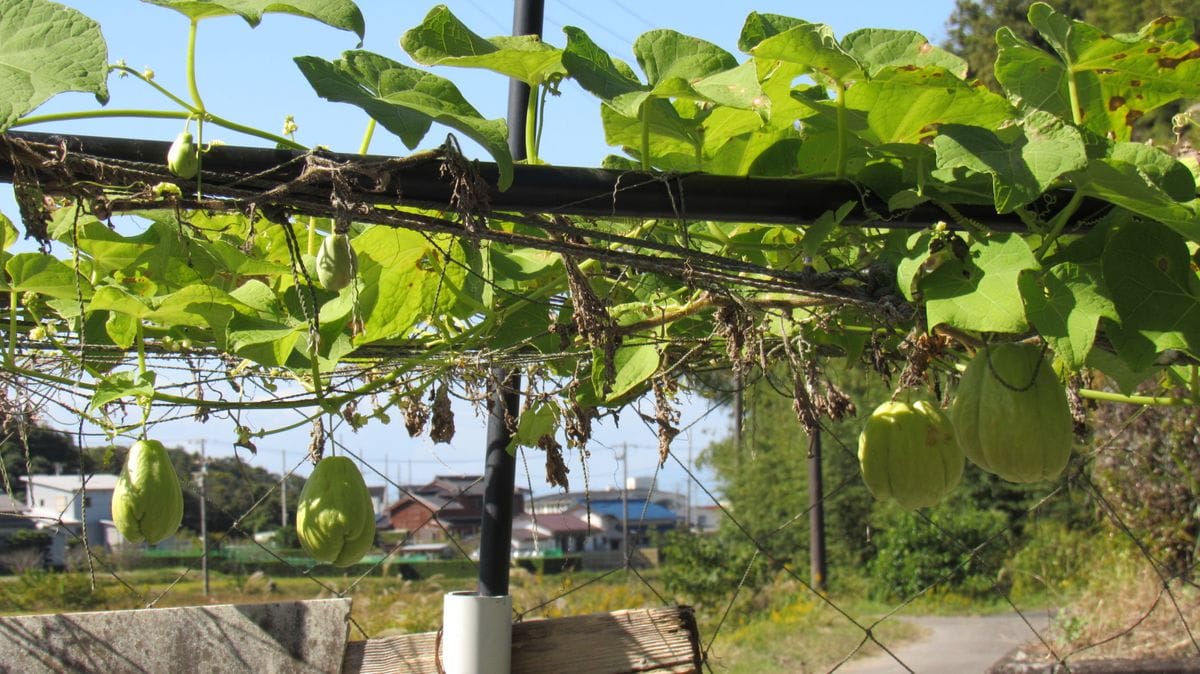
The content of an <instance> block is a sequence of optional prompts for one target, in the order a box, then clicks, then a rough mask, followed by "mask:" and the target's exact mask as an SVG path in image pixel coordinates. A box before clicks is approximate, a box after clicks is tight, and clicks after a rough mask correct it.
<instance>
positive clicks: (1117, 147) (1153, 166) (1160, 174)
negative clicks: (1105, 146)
mask: <svg viewBox="0 0 1200 674" xmlns="http://www.w3.org/2000/svg"><path fill="white" fill-rule="evenodd" d="M1108 158H1109V159H1115V160H1117V161H1123V162H1127V163H1129V164H1133V165H1135V166H1137V167H1138V170H1140V171H1141V172H1142V173H1144V174H1146V177H1147V178H1149V179H1150V182H1152V183H1154V184H1155V185H1157V186H1158V187H1159V189H1161V190H1162V191H1163V192H1166V193H1167V196H1169V197H1171V198H1172V199H1174V200H1176V201H1191V200H1192V199H1195V198H1196V182H1195V179H1194V178H1193V177H1192V172H1191V171H1189V170H1188V167H1187V166H1185V165H1184V164H1182V163H1181V162H1179V161H1177V160H1176V159H1175V158H1174V157H1172V156H1171V155H1169V154H1167V153H1166V152H1164V151H1163V150H1160V149H1159V148H1157V147H1154V146H1153V145H1146V144H1145V143H1114V144H1113V145H1112V147H1111V148H1110V150H1109V153H1108Z"/></svg>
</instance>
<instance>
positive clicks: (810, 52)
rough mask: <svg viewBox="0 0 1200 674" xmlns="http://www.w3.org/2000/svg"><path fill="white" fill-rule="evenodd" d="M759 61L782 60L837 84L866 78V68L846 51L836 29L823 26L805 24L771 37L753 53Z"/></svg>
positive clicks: (763, 41)
mask: <svg viewBox="0 0 1200 674" xmlns="http://www.w3.org/2000/svg"><path fill="white" fill-rule="evenodd" d="M751 51H752V53H753V54H754V58H755V59H756V60H758V61H783V62H785V63H794V64H797V65H801V66H804V67H805V68H807V69H809V70H810V71H812V72H816V73H819V74H821V75H824V76H825V77H828V78H829V79H831V80H833V81H835V82H841V83H846V82H848V81H849V80H856V79H860V78H863V77H865V74H866V73H865V69H864V68H863V66H862V64H861V63H859V62H858V60H857V59H855V58H854V56H852V55H851V54H850V53H848V52H847V51H846V50H845V49H843V48H842V47H841V46H840V45H839V44H838V43H837V39H836V38H835V37H834V35H833V29H832V28H830V27H829V26H827V25H825V24H823V23H802V24H799V25H797V26H794V27H792V28H789V29H788V30H785V31H783V32H782V33H778V34H776V35H773V36H771V37H768V38H766V39H764V40H762V41H761V42H759V43H758V45H757V46H755V47H754V48H753V49H752V50H751Z"/></svg>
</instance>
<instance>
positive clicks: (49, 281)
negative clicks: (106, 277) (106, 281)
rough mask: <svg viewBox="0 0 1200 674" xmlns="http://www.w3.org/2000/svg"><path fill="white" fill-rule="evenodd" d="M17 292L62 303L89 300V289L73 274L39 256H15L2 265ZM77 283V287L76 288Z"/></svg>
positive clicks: (60, 261)
mask: <svg viewBox="0 0 1200 674" xmlns="http://www.w3.org/2000/svg"><path fill="white" fill-rule="evenodd" d="M4 269H5V270H6V271H7V272H8V275H9V278H10V279H11V281H12V287H13V288H14V289H15V290H17V291H18V292H33V293H38V294H40V295H46V296H48V297H54V298H57V299H63V300H76V299H78V298H79V295H80V294H82V296H83V299H84V300H86V299H87V298H89V297H91V294H92V285H91V284H90V283H88V281H87V279H85V278H82V277H76V275H75V272H74V270H72V269H71V267H69V266H67V264H66V263H65V262H63V261H62V260H59V259H56V258H54V257H51V256H49V255H44V254H42V253H18V254H17V255H14V256H12V258H11V259H9V261H8V262H7V263H6V264H5V265H4ZM77 283H78V286H77V285H76V284H77Z"/></svg>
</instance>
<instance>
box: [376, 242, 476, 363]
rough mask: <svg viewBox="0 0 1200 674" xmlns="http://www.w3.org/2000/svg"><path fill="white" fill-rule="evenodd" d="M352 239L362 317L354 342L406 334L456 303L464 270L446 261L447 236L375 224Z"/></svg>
mask: <svg viewBox="0 0 1200 674" xmlns="http://www.w3.org/2000/svg"><path fill="white" fill-rule="evenodd" d="M353 245H354V249H355V250H356V251H357V252H358V256H359V279H360V281H361V290H360V291H359V294H358V302H359V312H360V313H361V315H362V318H363V332H362V334H361V335H360V336H359V337H358V338H357V339H356V340H355V341H356V343H357V344H363V343H368V342H373V341H377V340H382V339H389V338H393V337H398V336H400V337H403V336H406V335H407V333H408V332H409V331H411V330H412V329H413V328H414V327H415V326H417V325H418V324H419V323H421V322H422V321H425V320H427V319H429V318H430V317H431V316H435V315H441V314H442V313H444V312H446V311H448V310H449V309H451V308H452V307H453V306H454V304H455V300H456V296H455V293H456V292H457V288H461V287H462V282H463V275H464V274H465V272H464V270H462V268H461V267H458V266H457V265H454V264H446V263H445V260H444V250H445V249H446V248H447V247H448V246H449V242H447V241H431V240H429V239H426V238H425V237H424V236H422V235H421V234H419V233H417V232H412V231H407V230H396V229H391V228H389V227H382V226H375V227H371V228H369V229H368V230H367V231H365V232H363V233H362V234H360V235H358V236H356V237H355V238H354V239H353Z"/></svg>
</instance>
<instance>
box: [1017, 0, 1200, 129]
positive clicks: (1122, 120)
mask: <svg viewBox="0 0 1200 674" xmlns="http://www.w3.org/2000/svg"><path fill="white" fill-rule="evenodd" d="M1029 21H1030V23H1031V24H1033V26H1034V28H1036V29H1037V31H1038V32H1039V33H1040V34H1041V36H1042V37H1043V39H1045V40H1046V42H1047V43H1048V44H1049V45H1050V46H1051V48H1052V49H1053V50H1054V52H1055V56H1057V58H1054V57H1052V56H1050V55H1048V54H1045V53H1044V52H1043V53H1042V54H1038V53H1036V52H1037V51H1038V50H1036V49H1035V48H1033V47H1032V46H1031V45H1029V44H1028V43H1026V42H1023V41H1022V40H1020V39H1019V38H1017V37H1016V36H1014V35H1013V34H1012V32H1011V31H1009V30H1008V29H1006V28H1005V29H1001V31H1000V34H999V35H998V37H997V41H998V44H999V46H1000V50H999V53H998V57H997V62H996V79H997V80H998V81H999V82H1000V83H1001V84H1002V85H1003V86H1004V87H1005V89H1006V90H1007V91H1009V92H1010V93H1011V94H1012V95H1013V96H1014V97H1016V98H1018V99H1020V100H1021V101H1023V102H1024V103H1025V104H1027V105H1030V106H1033V107H1037V108H1040V109H1043V110H1046V111H1048V112H1052V113H1054V114H1056V115H1059V116H1060V117H1062V118H1063V119H1066V120H1071V121H1077V122H1079V123H1081V124H1082V125H1083V126H1085V127H1087V128H1088V129H1091V130H1092V131H1094V132H1096V133H1097V134H1098V135H1101V136H1106V135H1111V136H1113V137H1114V138H1116V139H1117V140H1128V139H1129V136H1130V133H1131V132H1132V129H1133V124H1134V123H1135V122H1136V121H1137V120H1138V119H1140V118H1141V117H1142V116H1144V115H1145V114H1146V113H1147V112H1150V111H1151V110H1154V109H1156V108H1158V107H1160V106H1162V105H1165V104H1167V103H1170V102H1171V101H1174V100H1177V99H1179V98H1194V97H1196V96H1200V60H1197V58H1196V54H1197V53H1200V51H1198V50H1200V46H1198V45H1197V44H1196V43H1195V42H1193V41H1192V40H1191V39H1187V38H1185V37H1183V35H1184V32H1183V30H1182V29H1183V26H1184V24H1182V23H1181V22H1177V21H1168V22H1165V23H1164V22H1153V23H1151V24H1149V25H1147V26H1146V27H1145V28H1143V29H1142V30H1141V31H1140V32H1139V33H1137V34H1123V35H1109V34H1107V33H1104V32H1103V31H1101V30H1100V29H1098V28H1096V27H1094V26H1090V25H1088V24H1086V23H1083V22H1081V21H1075V20H1073V19H1070V18H1069V17H1067V16H1065V15H1063V14H1060V13H1058V12H1056V11H1055V10H1054V9H1053V8H1052V7H1050V6H1049V5H1047V4H1045V3H1041V2H1038V3H1034V4H1033V5H1032V6H1030V8H1029ZM1072 84H1073V85H1074V92H1072V91H1071V89H1072ZM1073 103H1074V104H1073Z"/></svg>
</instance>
